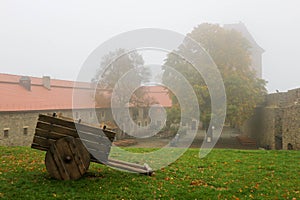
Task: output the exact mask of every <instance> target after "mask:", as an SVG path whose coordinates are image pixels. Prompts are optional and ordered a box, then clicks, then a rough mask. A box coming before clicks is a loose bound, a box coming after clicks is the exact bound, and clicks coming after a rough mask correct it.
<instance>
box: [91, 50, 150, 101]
mask: <svg viewBox="0 0 300 200" xmlns="http://www.w3.org/2000/svg"><path fill="white" fill-rule="evenodd" d="M129 72H131V73H129ZM125 75H127V76H129V77H130V78H129V79H130V81H125V82H118V81H119V80H121V79H122V77H124V76H125ZM150 75H151V73H150V71H149V69H148V68H145V67H144V60H143V57H142V56H141V55H140V54H138V53H137V52H136V51H131V52H128V53H127V52H126V50H125V49H116V50H115V51H113V52H109V53H108V54H107V55H105V56H104V57H103V58H102V61H101V64H100V66H99V70H98V72H97V74H96V76H95V77H94V79H93V80H92V82H95V83H96V84H97V88H98V90H97V95H96V102H97V103H100V104H103V103H104V102H107V99H110V98H111V93H112V90H113V89H114V88H116V86H118V87H119V90H118V91H121V92H119V94H117V95H116V97H117V98H118V99H117V101H118V103H119V104H120V106H124V104H126V103H128V102H126V101H125V99H124V97H125V96H126V94H130V92H132V91H131V89H132V88H133V87H134V85H137V84H138V85H140V84H142V82H144V81H148V79H149V77H150ZM143 96H144V91H143V90H137V91H136V92H135V93H134V95H133V96H132V98H131V103H134V104H138V103H140V102H143V100H142V99H141V98H142V97H143Z"/></svg>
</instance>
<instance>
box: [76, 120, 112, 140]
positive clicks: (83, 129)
mask: <svg viewBox="0 0 300 200" xmlns="http://www.w3.org/2000/svg"><path fill="white" fill-rule="evenodd" d="M76 128H77V130H78V131H80V132H88V133H93V134H96V135H98V134H99V135H101V131H103V132H104V134H105V135H106V136H107V137H108V138H109V140H110V141H111V142H112V141H113V140H114V138H115V135H116V133H115V132H112V131H109V130H102V129H100V128H95V127H92V126H87V125H83V124H78V123H76Z"/></svg>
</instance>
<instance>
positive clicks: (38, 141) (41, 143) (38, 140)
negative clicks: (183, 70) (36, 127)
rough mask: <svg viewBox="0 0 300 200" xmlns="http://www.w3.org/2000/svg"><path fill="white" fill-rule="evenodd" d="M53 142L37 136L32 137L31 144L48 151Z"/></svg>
mask: <svg viewBox="0 0 300 200" xmlns="http://www.w3.org/2000/svg"><path fill="white" fill-rule="evenodd" d="M54 142H55V140H51V139H47V138H43V137H39V136H34V138H33V142H32V143H34V144H38V145H39V146H41V147H44V148H47V149H49V148H50V146H51V145H52V144H53V143H54Z"/></svg>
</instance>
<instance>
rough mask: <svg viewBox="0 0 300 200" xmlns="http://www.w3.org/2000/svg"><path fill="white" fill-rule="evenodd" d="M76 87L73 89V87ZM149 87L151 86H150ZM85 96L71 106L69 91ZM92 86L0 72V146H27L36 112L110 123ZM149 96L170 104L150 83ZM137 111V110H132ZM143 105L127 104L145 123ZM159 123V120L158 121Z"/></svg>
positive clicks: (164, 93)
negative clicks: (83, 99) (85, 98)
mask: <svg viewBox="0 0 300 200" xmlns="http://www.w3.org/2000/svg"><path fill="white" fill-rule="evenodd" d="M75 87H76V88H75ZM150 88H151V87H150ZM74 89H76V91H80V93H82V95H84V96H88V97H91V98H87V100H85V101H82V102H80V103H78V104H76V105H73V103H72V98H73V91H74ZM93 94H94V88H93V87H92V85H91V84H90V83H78V82H77V83H76V84H74V82H73V81H66V80H56V79H51V78H50V77H49V76H44V77H42V78H36V77H28V76H18V75H10V74H1V73H0V95H1V98H0V131H1V132H0V145H13V146H28V145H30V144H31V142H32V139H33V135H34V129H35V126H36V123H37V118H38V114H40V113H44V114H47V113H53V112H56V113H59V114H62V115H63V116H65V117H70V118H74V120H77V119H83V120H84V121H86V122H88V123H92V124H96V125H99V122H100V123H108V122H112V123H113V118H112V114H111V109H110V107H109V104H106V103H104V104H101V105H99V104H96V103H95V101H94V98H92V97H93ZM149 95H150V96H151V97H153V98H154V99H155V100H156V102H157V103H158V104H160V105H162V106H163V107H170V106H171V100H170V98H169V96H168V93H167V91H166V90H165V89H164V88H162V87H160V86H153V88H151V89H150V92H149ZM134 110H137V111H138V112H137V113H134V112H135V111H134ZM143 112H146V109H145V107H137V108H135V107H131V108H130V114H131V115H133V114H135V116H134V121H135V122H136V123H137V124H139V125H145V124H147V123H149V119H148V115H147V114H145V113H143ZM158 123H159V122H158Z"/></svg>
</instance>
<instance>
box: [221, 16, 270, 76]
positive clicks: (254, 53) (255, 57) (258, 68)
mask: <svg viewBox="0 0 300 200" xmlns="http://www.w3.org/2000/svg"><path fill="white" fill-rule="evenodd" d="M223 27H224V28H225V29H234V30H236V31H238V32H240V33H241V34H242V35H243V36H244V37H245V38H246V39H247V40H248V41H249V42H250V45H251V49H250V51H251V60H252V64H251V68H252V69H254V70H255V72H256V76H257V77H258V78H262V54H263V53H264V52H265V50H264V49H263V48H261V47H260V46H259V45H258V44H257V43H256V41H255V40H254V38H253V37H252V35H251V34H250V33H249V31H248V29H247V28H246V26H245V24H243V23H242V22H240V23H236V24H224V26H223Z"/></svg>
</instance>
